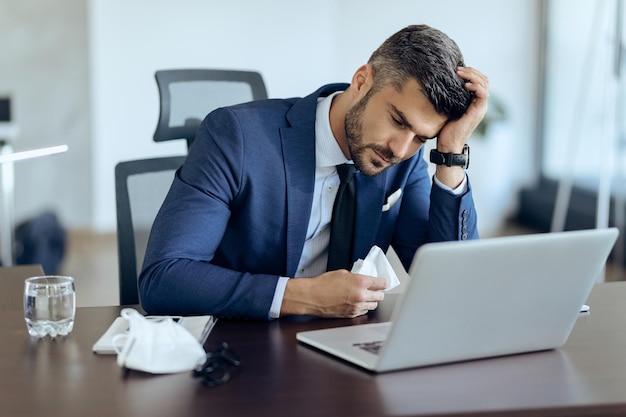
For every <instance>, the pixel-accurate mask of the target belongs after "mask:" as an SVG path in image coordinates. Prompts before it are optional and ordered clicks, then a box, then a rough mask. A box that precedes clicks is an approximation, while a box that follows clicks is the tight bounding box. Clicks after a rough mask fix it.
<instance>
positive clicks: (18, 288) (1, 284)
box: [0, 265, 44, 311]
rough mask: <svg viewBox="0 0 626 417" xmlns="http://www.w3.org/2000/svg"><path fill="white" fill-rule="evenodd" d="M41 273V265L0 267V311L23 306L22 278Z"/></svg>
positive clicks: (42, 273) (17, 308)
mask: <svg viewBox="0 0 626 417" xmlns="http://www.w3.org/2000/svg"><path fill="white" fill-rule="evenodd" d="M41 275H44V272H43V269H42V268H41V265H18V266H9V267H0V311H4V310H19V309H22V308H24V307H23V306H24V280H25V279H26V278H29V277H37V276H41Z"/></svg>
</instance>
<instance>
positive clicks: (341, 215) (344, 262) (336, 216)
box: [326, 164, 356, 271]
mask: <svg viewBox="0 0 626 417" xmlns="http://www.w3.org/2000/svg"><path fill="white" fill-rule="evenodd" d="M355 171H356V169H355V168H354V165H353V164H343V165H338V166H337V173H338V174H339V180H340V181H341V182H340V184H339V190H338V191H337V198H335V205H334V206H333V217H332V219H331V220H330V244H329V245H328V263H327V267H326V270H327V271H334V270H336V269H342V268H343V269H348V270H350V268H352V236H353V235H354V213H355V211H356V210H355V209H356V187H355V185H354V181H353V178H354V172H355Z"/></svg>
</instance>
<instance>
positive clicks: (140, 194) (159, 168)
mask: <svg viewBox="0 0 626 417" xmlns="http://www.w3.org/2000/svg"><path fill="white" fill-rule="evenodd" d="M184 160H185V156H168V157H162V158H150V159H140V160H134V161H124V162H120V163H118V164H117V165H116V166H115V199H116V210H117V252H118V258H119V259H118V266H119V284H120V291H119V294H120V305H128V304H138V303H139V292H138V289H137V275H138V271H140V270H141V264H142V262H143V258H144V256H145V253H146V245H147V243H148V236H149V234H150V229H151V227H152V223H153V221H154V218H155V217H156V214H157V212H158V210H159V208H160V207H161V204H162V203H163V200H164V199H165V195H166V194H167V191H168V190H169V188H170V186H171V184H172V180H173V179H174V172H175V171H176V170H177V169H178V168H179V167H180V166H181V165H182V164H183V162H184Z"/></svg>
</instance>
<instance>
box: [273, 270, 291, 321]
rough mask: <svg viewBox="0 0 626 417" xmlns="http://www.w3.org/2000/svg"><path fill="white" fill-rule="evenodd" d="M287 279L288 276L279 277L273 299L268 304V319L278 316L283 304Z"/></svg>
mask: <svg viewBox="0 0 626 417" xmlns="http://www.w3.org/2000/svg"><path fill="white" fill-rule="evenodd" d="M287 281H289V278H287V277H280V278H278V283H277V284H276V290H275V291H274V299H273V300H272V305H271V306H270V313H269V316H270V319H277V318H279V317H280V307H281V306H282V305H283V297H284V296H285V288H287Z"/></svg>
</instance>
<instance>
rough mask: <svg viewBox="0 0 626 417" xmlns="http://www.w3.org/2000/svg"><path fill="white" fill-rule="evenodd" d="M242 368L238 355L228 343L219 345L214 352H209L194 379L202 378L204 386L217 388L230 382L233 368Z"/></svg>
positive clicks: (195, 372)
mask: <svg viewBox="0 0 626 417" xmlns="http://www.w3.org/2000/svg"><path fill="white" fill-rule="evenodd" d="M240 366H241V361H240V360H239V357H238V356H237V354H236V353H235V352H234V351H233V350H232V349H231V348H230V346H228V343H226V342H220V343H218V345H217V347H216V349H215V350H214V351H210V352H207V354H206V360H205V361H204V363H203V364H202V365H199V366H197V367H196V369H194V370H193V373H192V375H193V377H194V378H202V385H204V386H206V387H216V386H218V385H222V384H224V383H226V382H228V381H229V380H230V377H231V368H233V367H235V368H238V367H240Z"/></svg>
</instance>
